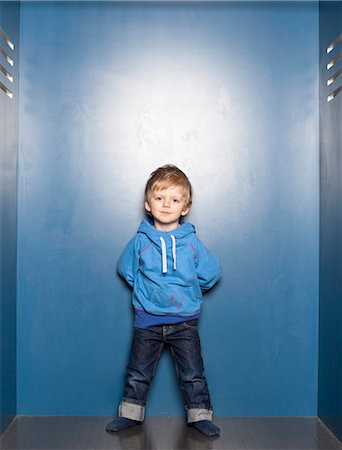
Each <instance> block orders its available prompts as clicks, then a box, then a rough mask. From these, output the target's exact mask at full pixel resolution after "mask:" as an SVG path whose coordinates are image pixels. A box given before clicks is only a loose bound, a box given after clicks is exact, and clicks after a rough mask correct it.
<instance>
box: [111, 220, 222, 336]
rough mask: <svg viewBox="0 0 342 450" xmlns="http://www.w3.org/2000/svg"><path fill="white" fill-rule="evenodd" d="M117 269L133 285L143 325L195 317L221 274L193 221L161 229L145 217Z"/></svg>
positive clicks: (215, 260) (137, 312)
mask: <svg viewBox="0 0 342 450" xmlns="http://www.w3.org/2000/svg"><path fill="white" fill-rule="evenodd" d="M118 272H119V274H120V275H121V276H122V277H123V278H124V279H125V280H126V281H127V283H128V284H129V285H130V286H132V287H133V296H132V303H133V306H134V308H135V310H136V320H135V326H138V327H142V328H144V327H146V324H147V323H150V324H151V325H156V324H163V323H175V322H179V321H182V320H189V319H191V318H193V317H197V316H198V314H199V312H200V309H201V303H202V292H205V291H207V290H208V289H210V288H211V287H212V286H214V284H215V283H216V282H217V281H218V280H219V279H220V277H221V269H220V262H219V260H218V258H216V256H214V255H213V254H211V253H210V252H209V251H208V249H207V248H206V247H205V246H204V245H203V244H202V242H201V241H200V240H199V239H198V237H197V235H196V230H195V227H194V226H193V225H192V224H191V223H188V222H183V223H182V224H180V226H179V227H178V228H176V229H175V230H172V231H160V230H157V229H156V228H154V226H153V225H151V224H150V223H149V222H148V221H147V220H143V221H142V222H141V225H140V227H139V229H138V232H137V234H136V235H135V236H134V237H133V238H132V239H131V240H130V241H129V243H128V244H127V246H126V248H125V250H124V252H123V254H122V255H121V257H120V259H119V262H118ZM147 317H148V318H147ZM151 318H156V320H154V319H151ZM168 319H169V320H168ZM139 323H140V325H139ZM151 325H147V326H151Z"/></svg>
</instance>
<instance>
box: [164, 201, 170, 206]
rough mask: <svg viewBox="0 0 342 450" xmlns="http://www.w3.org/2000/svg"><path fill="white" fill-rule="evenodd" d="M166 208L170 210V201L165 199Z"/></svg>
mask: <svg viewBox="0 0 342 450" xmlns="http://www.w3.org/2000/svg"><path fill="white" fill-rule="evenodd" d="M164 206H166V207H167V208H168V207H169V206H170V200H167V199H164Z"/></svg>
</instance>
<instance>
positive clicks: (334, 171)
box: [318, 2, 342, 439]
mask: <svg viewBox="0 0 342 450" xmlns="http://www.w3.org/2000/svg"><path fill="white" fill-rule="evenodd" d="M341 32H342V4H341V2H322V3H321V5H320V55H321V58H320V71H321V73H320V81H321V83H320V86H321V88H320V113H321V115H320V141H321V208H320V209H321V214H320V327H319V331H320V333H319V334H320V341H319V355H320V358H319V396H318V414H319V416H320V417H321V418H323V419H324V421H325V422H326V423H327V424H328V425H329V426H330V427H331V429H332V430H333V431H334V432H335V433H336V434H337V435H338V436H339V438H340V439H342V302H341V299H342V277H341V274H342V240H341V230H342V155H341V150H342V126H341V124H342V93H340V94H339V95H338V96H337V97H336V98H335V99H334V100H333V101H331V102H329V103H328V102H327V97H328V95H329V94H330V93H331V92H333V91H334V90H335V89H337V88H338V86H341V85H342V81H341V77H340V78H338V79H337V80H336V81H335V82H334V83H333V84H331V85H330V86H329V87H328V86H327V80H328V78H330V77H331V76H332V75H333V74H334V73H336V72H337V71H338V70H339V69H341V68H342V60H340V61H339V62H338V63H337V64H336V65H335V66H334V67H332V68H331V69H330V70H327V69H326V65H327V63H328V62H329V61H330V60H331V59H333V58H335V57H336V55H337V54H338V53H339V52H341V50H342V42H341V43H340V44H339V45H338V46H337V47H336V48H335V49H334V51H332V52H331V53H329V54H327V53H326V49H327V48H328V46H329V45H330V44H331V43H332V42H333V41H334V40H335V39H336V38H337V37H338V36H339V35H340V34H341Z"/></svg>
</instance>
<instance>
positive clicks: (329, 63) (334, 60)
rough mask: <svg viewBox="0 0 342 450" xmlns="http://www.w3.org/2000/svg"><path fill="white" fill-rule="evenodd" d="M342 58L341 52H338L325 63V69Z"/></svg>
mask: <svg viewBox="0 0 342 450" xmlns="http://www.w3.org/2000/svg"><path fill="white" fill-rule="evenodd" d="M341 58H342V52H340V53H339V54H338V55H337V56H336V57H335V58H334V59H332V60H331V61H329V62H328V64H327V70H329V69H331V68H332V67H333V66H334V65H335V64H336V63H337V61H339V60H340V59H341Z"/></svg>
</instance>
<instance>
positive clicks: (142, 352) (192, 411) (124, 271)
mask: <svg viewBox="0 0 342 450" xmlns="http://www.w3.org/2000/svg"><path fill="white" fill-rule="evenodd" d="M191 203H192V188H191V184H190V182H189V180H188V178H187V176H186V175H185V174H184V173H183V172H182V171H181V170H180V169H178V168H177V167H175V166H172V165H166V166H163V167H160V168H159V169H157V170H156V171H154V172H153V173H152V174H151V176H150V178H149V180H148V182H147V184H146V188H145V209H146V211H148V212H149V213H150V215H151V221H148V220H143V221H142V223H141V225H140V227H139V229H138V232H137V234H136V236H134V237H133V239H131V240H130V242H129V243H128V245H127V247H126V249H125V250H124V252H123V254H122V256H121V258H120V260H119V263H118V272H119V274H120V275H121V276H122V277H123V278H124V279H125V280H126V281H127V283H128V284H129V285H130V286H131V287H132V288H133V296H132V303H133V306H134V310H135V321H134V337H133V343H132V350H131V357H130V362H129V364H128V366H127V378H126V383H125V390H124V396H123V398H122V401H121V404H120V407H119V417H118V418H117V419H115V420H113V421H112V422H110V423H109V424H108V425H107V427H106V430H107V431H110V432H112V431H120V430H122V429H125V428H128V427H131V426H133V425H135V424H137V423H139V422H142V421H143V420H144V414H145V405H146V400H147V395H148V391H149V388H150V385H151V382H152V379H153V377H154V375H155V371H156V368H157V364H158V361H159V357H160V355H161V352H162V350H163V347H164V346H167V347H169V348H170V351H171V353H172V356H173V358H174V361H175V366H176V372H177V375H178V378H179V380H180V384H181V388H182V391H183V394H184V397H185V401H186V410H187V420H188V424H191V425H192V426H193V427H194V428H196V429H197V430H199V431H201V432H202V433H204V434H205V435H207V436H215V435H219V433H220V429H219V428H218V427H217V426H216V425H214V424H213V423H212V409H211V403H210V397H209V391H208V386H207V382H206V379H205V376H204V368H203V362H202V357H201V348H200V340H199V335H198V319H199V315H200V308H201V303H202V292H204V291H207V290H208V289H210V288H211V287H212V286H214V284H215V283H216V282H217V281H218V280H219V278H220V276H221V271H220V263H219V260H218V259H217V258H216V257H215V256H213V255H212V254H211V253H210V252H209V251H208V250H207V249H206V247H205V246H204V245H203V244H202V242H201V241H200V240H199V239H198V237H197V235H196V231H195V227H194V226H193V225H191V224H190V223H187V222H182V221H181V219H182V218H183V217H184V216H185V215H186V214H187V213H188V212H189V210H190V207H191Z"/></svg>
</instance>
